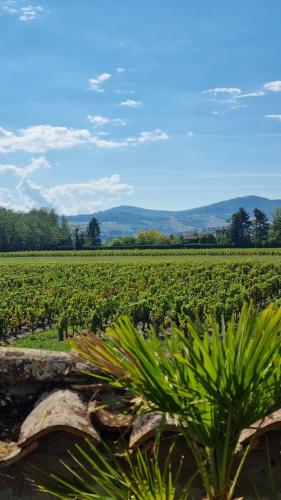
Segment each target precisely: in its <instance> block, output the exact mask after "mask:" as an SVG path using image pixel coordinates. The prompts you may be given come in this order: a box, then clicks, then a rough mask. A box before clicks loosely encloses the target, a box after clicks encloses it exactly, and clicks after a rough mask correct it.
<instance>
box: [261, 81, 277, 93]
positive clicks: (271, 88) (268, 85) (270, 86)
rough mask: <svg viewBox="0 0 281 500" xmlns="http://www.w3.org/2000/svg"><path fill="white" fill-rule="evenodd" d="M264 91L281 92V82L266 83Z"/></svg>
mask: <svg viewBox="0 0 281 500" xmlns="http://www.w3.org/2000/svg"><path fill="white" fill-rule="evenodd" d="M263 89H264V90H269V91H271V92H281V80H275V81H273V82H268V83H265V85H264V86H263Z"/></svg>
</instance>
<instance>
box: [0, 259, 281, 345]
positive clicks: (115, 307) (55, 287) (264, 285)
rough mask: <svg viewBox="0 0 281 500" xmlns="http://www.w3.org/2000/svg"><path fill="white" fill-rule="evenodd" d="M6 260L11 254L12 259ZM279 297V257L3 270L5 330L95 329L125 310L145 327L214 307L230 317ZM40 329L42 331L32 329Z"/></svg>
mask: <svg viewBox="0 0 281 500" xmlns="http://www.w3.org/2000/svg"><path fill="white" fill-rule="evenodd" d="M7 262H8V260H7ZM250 300H253V302H254V304H255V306H256V307H258V308H263V307H264V306H266V305H267V304H268V303H269V302H271V301H274V300H275V301H279V302H281V264H280V263H278V260H277V263H258V262H257V263H255V262H254V261H253V260H251V261H250V262H245V263H243V262H234V263H224V262H220V263H216V262H214V263H207V262H202V263H190V262H188V261H187V262H183V261H182V262H180V263H171V262H167V263H165V262H164V263H162V262H160V263H158V262H157V263H150V262H149V261H148V262H140V263H138V262H129V263H127V262H126V261H125V263H119V264H118V263H117V264H115V263H113V264H112V263H111V264H106V263H104V264H102V263H98V264H74V265H71V264H68V265H64V264H53V265H44V264H38V265H36V266H33V265H20V264H19V265H16V266H14V265H5V264H3V265H2V266H1V275H0V335H1V336H6V335H8V334H10V333H20V332H21V331H22V330H26V329H29V330H36V329H37V328H38V327H39V328H46V329H49V328H50V326H51V325H52V324H53V322H56V323H57V327H58V329H60V331H61V334H62V337H63V338H65V337H66V335H67V334H69V335H72V334H73V333H75V332H77V331H80V330H81V329H87V328H88V329H91V330H93V331H97V330H99V329H102V328H103V327H105V326H106V325H108V324H112V323H113V322H114V321H116V320H117V319H118V317H120V316H121V315H124V314H127V315H129V316H130V318H131V319H132V320H133V321H134V322H136V323H137V322H142V323H143V327H144V329H146V328H147V327H148V326H149V325H154V326H155V328H156V329H158V330H159V328H160V325H162V324H163V322H165V321H166V320H167V321H168V320H169V319H170V320H172V321H174V322H175V323H176V324H177V325H178V326H179V327H182V328H184V327H185V317H186V315H187V314H188V315H192V316H193V317H194V316H195V315H200V317H201V318H204V317H205V316H206V314H207V312H208V311H210V310H211V309H212V310H213V311H214V313H215V314H216V316H217V317H218V318H220V316H221V314H224V315H225V317H226V319H227V318H229V317H230V316H231V314H232V313H233V312H238V311H239V310H240V308H241V306H242V304H243V302H244V301H250ZM35 335H37V334H35Z"/></svg>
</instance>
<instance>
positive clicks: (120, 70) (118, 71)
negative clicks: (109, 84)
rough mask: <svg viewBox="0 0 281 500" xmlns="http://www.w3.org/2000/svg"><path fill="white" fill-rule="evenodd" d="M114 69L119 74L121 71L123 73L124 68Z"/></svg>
mask: <svg viewBox="0 0 281 500" xmlns="http://www.w3.org/2000/svg"><path fill="white" fill-rule="evenodd" d="M116 71H117V73H119V74H121V73H125V71H126V70H125V68H116Z"/></svg>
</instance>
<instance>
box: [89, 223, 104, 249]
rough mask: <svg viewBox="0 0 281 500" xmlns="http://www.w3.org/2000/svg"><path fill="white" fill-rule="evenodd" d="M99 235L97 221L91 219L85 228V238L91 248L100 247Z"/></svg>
mask: <svg viewBox="0 0 281 500" xmlns="http://www.w3.org/2000/svg"><path fill="white" fill-rule="evenodd" d="M100 233H101V231H100V225H99V223H98V221H97V219H96V218H95V217H92V219H91V220H90V222H89V224H88V227H87V236H88V238H89V240H90V244H91V246H92V247H99V246H100V245H101V237H100Z"/></svg>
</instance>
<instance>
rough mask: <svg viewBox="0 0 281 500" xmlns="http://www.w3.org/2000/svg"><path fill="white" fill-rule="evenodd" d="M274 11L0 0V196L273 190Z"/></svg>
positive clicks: (280, 36) (190, 199)
mask: <svg viewBox="0 0 281 500" xmlns="http://www.w3.org/2000/svg"><path fill="white" fill-rule="evenodd" d="M30 2H31V3H30ZM280 16H281V4H280V0H271V1H270V2H264V1H262V0H236V1H235V2H234V0H232V1H228V2H227V1H225V0H216V1H215V2H210V0H197V1H196V2H194V1H190V0H176V1H175V0H174V1H171V0H153V1H151V0H142V1H141V2H135V1H132V0H103V1H102V2H101V1H100V0H99V1H98V0H79V1H78V0H38V1H34V2H33V1H32V0H30V1H29V0H27V1H25V0H0V206H2V207H6V208H12V209H14V210H24V211H27V210H30V209H32V208H39V207H43V206H44V207H53V208H55V209H56V210H57V211H58V212H59V213H64V214H68V215H69V214H80V213H93V212H95V211H98V210H104V209H107V208H110V207H114V206H118V205H134V206H140V207H146V208H153V209H167V210H183V209H188V208H193V207H197V206H201V205H208V204H210V203H215V202H217V201H221V200H226V199H229V198H234V197H237V196H247V195H259V196H265V197H268V198H272V199H281V51H280V47H281V30H280Z"/></svg>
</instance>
